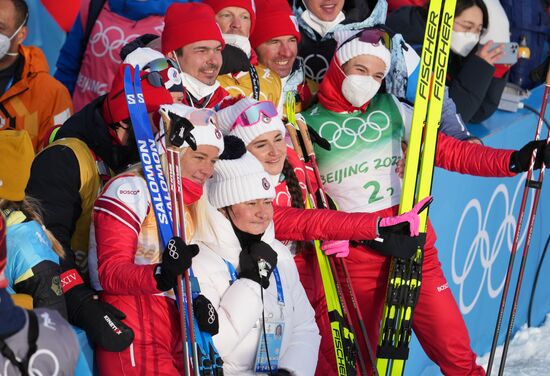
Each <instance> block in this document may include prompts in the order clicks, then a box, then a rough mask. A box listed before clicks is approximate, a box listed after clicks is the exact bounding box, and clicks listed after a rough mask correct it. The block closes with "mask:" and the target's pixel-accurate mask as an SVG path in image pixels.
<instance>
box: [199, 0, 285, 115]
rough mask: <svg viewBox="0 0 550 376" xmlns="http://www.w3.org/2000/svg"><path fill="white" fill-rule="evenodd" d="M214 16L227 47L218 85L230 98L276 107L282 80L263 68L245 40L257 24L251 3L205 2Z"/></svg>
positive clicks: (241, 0) (239, 0)
mask: <svg viewBox="0 0 550 376" xmlns="http://www.w3.org/2000/svg"><path fill="white" fill-rule="evenodd" d="M204 3H205V4H207V5H209V6H211V7H212V9H213V10H214V12H215V13H216V22H217V23H218V25H219V26H220V29H221V31H222V36H223V39H224V40H225V43H226V46H225V48H224V50H223V53H222V55H223V65H222V68H221V70H220V76H218V81H219V82H220V84H221V85H222V87H223V88H225V89H226V90H227V91H228V92H229V94H230V95H231V96H233V97H238V96H243V95H244V96H247V97H251V98H254V99H256V100H269V101H272V102H273V103H275V104H277V102H278V100H279V96H280V94H281V80H280V79H279V76H278V75H277V74H274V72H272V71H271V70H270V69H268V68H267V67H265V66H264V65H261V64H258V56H257V55H256V52H254V50H253V49H252V47H251V46H250V40H249V39H248V38H249V36H250V33H251V32H252V31H253V30H254V27H255V24H256V5H255V3H254V0H205V1H204Z"/></svg>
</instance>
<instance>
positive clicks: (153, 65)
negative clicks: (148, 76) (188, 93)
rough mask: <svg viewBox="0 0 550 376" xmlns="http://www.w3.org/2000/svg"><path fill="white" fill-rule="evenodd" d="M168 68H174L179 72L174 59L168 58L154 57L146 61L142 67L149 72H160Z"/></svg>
mask: <svg viewBox="0 0 550 376" xmlns="http://www.w3.org/2000/svg"><path fill="white" fill-rule="evenodd" d="M168 68H175V69H177V71H178V72H179V68H178V65H177V64H176V62H175V61H173V60H170V59H164V58H160V59H156V60H153V61H150V62H148V63H147V64H146V65H145V66H144V67H143V70H145V71H149V72H160V71H163V70H165V69H168Z"/></svg>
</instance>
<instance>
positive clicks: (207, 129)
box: [157, 103, 224, 155]
mask: <svg viewBox="0 0 550 376" xmlns="http://www.w3.org/2000/svg"><path fill="white" fill-rule="evenodd" d="M160 111H165V112H172V113H174V114H176V115H178V116H181V117H184V118H186V119H188V120H189V121H190V122H191V123H192V124H193V125H194V128H193V130H192V131H191V134H192V135H193V137H194V138H195V142H196V143H197V146H199V145H210V146H214V147H216V148H218V155H220V154H221V153H223V149H224V143H223V135H222V132H220V130H219V129H218V128H217V127H216V124H215V116H214V115H215V112H214V111H213V110H210V109H206V108H199V109H196V108H194V107H190V106H186V105H184V104H180V103H175V104H164V105H161V106H160ZM164 135H165V125H164V120H163V119H162V117H161V120H160V130H159V133H158V136H157V148H158V150H159V153H160V154H162V153H163V152H164V151H165V148H166V146H165V137H164ZM188 146H189V145H188V144H187V142H184V143H183V145H182V146H181V147H188Z"/></svg>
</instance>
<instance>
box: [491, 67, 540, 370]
mask: <svg viewBox="0 0 550 376" xmlns="http://www.w3.org/2000/svg"><path fill="white" fill-rule="evenodd" d="M549 95H550V68H549V69H548V72H547V74H546V82H545V88H544V95H543V98H542V104H541V110H540V113H539V119H538V123H537V128H536V131H535V140H538V139H540V134H541V130H542V124H543V122H544V118H545V114H546V104H547V103H548V97H549ZM549 142H550V129H549V130H548V133H547V136H546V145H547V146H548V143H549ZM536 158H537V150H536V149H535V150H534V151H533V154H532V155H531V161H530V164H529V170H528V171H527V177H526V182H525V188H524V189H523V196H522V199H521V206H520V209H519V215H518V221H517V226H516V231H515V233H514V241H513V243H512V250H511V252H510V259H509V261H508V270H507V272H506V278H505V280H504V289H503V290H502V298H501V300H500V307H499V311H498V316H497V322H496V325H495V332H494V334H493V342H492V344H491V352H490V354H489V362H488V363H487V375H491V371H492V368H493V362H494V360H495V352H496V348H497V345H498V337H499V334H500V327H501V325H502V317H503V316H504V310H505V308H506V299H507V297H508V290H509V288H510V281H511V279H512V271H513V268H514V260H515V257H516V252H517V249H518V246H519V239H520V234H521V229H522V226H523V221H524V215H525V208H526V206H527V197H528V196H529V192H530V191H531V190H534V196H533V201H532V203H531V208H530V209H531V210H530V213H531V214H530V216H529V221H528V225H527V226H528V227H527V237H526V239H525V244H524V246H523V254H522V257H521V263H520V267H519V274H518V277H517V281H516V289H515V291H514V298H513V300H512V310H511V311H510V317H509V319H508V329H507V331H506V336H505V338H504V346H503V350H502V357H501V361H500V366H499V369H498V374H499V376H501V375H503V374H504V367H505V365H506V356H507V354H508V345H509V344H510V338H511V336H512V330H513V328H514V320H515V317H516V310H517V306H518V301H519V294H520V291H521V283H522V281H523V272H524V270H525V264H526V262H527V255H528V253H529V246H530V245H531V235H532V234H533V227H534V225H535V217H536V213H537V208H538V203H539V199H540V193H541V190H542V182H543V180H544V171H545V166H544V163H542V165H541V167H540V172H539V175H538V177H537V179H536V180H535V179H533V170H534V166H535V160H536Z"/></svg>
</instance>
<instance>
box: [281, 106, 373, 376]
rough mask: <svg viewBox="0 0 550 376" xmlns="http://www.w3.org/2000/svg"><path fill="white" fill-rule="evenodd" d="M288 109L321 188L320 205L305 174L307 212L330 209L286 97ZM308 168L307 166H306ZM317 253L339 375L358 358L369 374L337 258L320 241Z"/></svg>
mask: <svg viewBox="0 0 550 376" xmlns="http://www.w3.org/2000/svg"><path fill="white" fill-rule="evenodd" d="M286 106H287V111H286V113H287V116H288V121H289V124H287V126H286V127H287V131H288V134H289V135H290V137H291V140H292V144H293V146H294V150H295V151H296V153H297V154H298V157H299V159H300V160H301V161H302V162H303V163H304V166H307V164H306V163H305V157H304V152H303V149H302V145H303V146H304V149H305V152H306V154H307V157H308V160H309V163H310V165H311V166H312V168H313V172H314V175H315V183H316V185H317V187H318V192H319V198H320V200H319V201H320V203H319V204H316V200H315V199H314V198H313V195H314V194H315V191H314V189H313V184H312V182H311V181H310V179H309V175H308V173H307V171H304V175H305V180H306V187H307V192H308V195H307V197H306V209H314V208H316V207H320V208H327V209H328V208H329V205H328V200H327V197H326V194H325V192H324V190H323V185H322V182H321V177H320V174H319V169H318V167H317V162H316V159H315V153H314V151H313V144H312V142H311V139H310V137H309V131H308V128H307V125H306V124H305V123H304V122H302V121H301V120H296V118H295V116H294V96H292V95H289V96H287V98H286ZM298 131H299V134H300V136H301V138H300V139H301V141H302V142H300V140H299V139H298ZM306 168H307V167H306ZM314 247H315V253H316V256H317V262H318V265H319V270H320V274H321V280H322V283H323V289H324V292H325V299H326V303H327V311H328V315H329V321H330V327H331V333H332V340H333V345H334V353H335V357H336V367H337V372H338V375H339V376H342V375H355V374H356V373H357V371H356V356H357V358H358V363H359V366H360V368H361V371H362V373H363V374H365V375H366V374H368V372H367V364H366V363H365V359H364V357H363V354H362V352H361V350H360V348H359V345H358V343H357V340H356V339H357V338H356V335H355V331H354V330H353V328H352V326H351V323H352V322H351V316H350V311H349V309H348V307H347V304H346V300H345V297H344V294H343V290H342V286H341V285H340V283H339V281H338V274H337V269H336V262H335V259H334V258H331V257H327V256H326V255H325V254H324V252H323V251H322V249H321V242H320V241H319V240H315V241H314ZM338 260H339V261H340V267H341V268H342V270H343V271H344V273H345V277H346V286H347V289H348V292H349V297H350V301H351V302H352V304H353V307H354V310H355V314H356V318H357V322H358V323H359V325H360V326H361V333H362V336H363V339H364V343H365V346H366V348H367V350H368V352H369V354H368V355H369V359H370V365H371V367H372V368H371V370H372V371H373V374H375V375H376V374H377V373H376V369H375V368H374V364H375V363H374V353H373V351H372V348H371V346H370V342H369V340H368V336H367V333H366V328H365V325H364V322H363V320H362V316H361V313H360V311H359V308H358V306H357V299H356V296H355V292H354V291H353V287H352V285H351V280H350V279H349V274H348V271H347V267H346V265H345V262H344V260H342V259H338Z"/></svg>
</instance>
